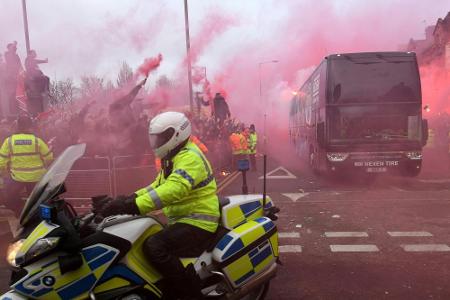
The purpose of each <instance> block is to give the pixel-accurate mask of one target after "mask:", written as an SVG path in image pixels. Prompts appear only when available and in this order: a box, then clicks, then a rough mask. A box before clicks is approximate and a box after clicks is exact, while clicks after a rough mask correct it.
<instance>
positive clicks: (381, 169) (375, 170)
mask: <svg viewBox="0 0 450 300" xmlns="http://www.w3.org/2000/svg"><path fill="white" fill-rule="evenodd" d="M366 171H367V173H383V172H386V171H387V169H386V168H385V167H373V168H367V169H366Z"/></svg>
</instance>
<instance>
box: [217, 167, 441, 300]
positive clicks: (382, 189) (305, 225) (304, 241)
mask: <svg viewBox="0 0 450 300" xmlns="http://www.w3.org/2000/svg"><path fill="white" fill-rule="evenodd" d="M279 167H282V168H284V170H283V169H281V170H280V169H279V170H278V171H277V172H274V173H273V176H269V179H268V180H267V185H268V194H269V195H270V196H271V197H272V199H273V200H274V202H275V204H276V205H277V206H279V207H280V208H281V213H280V214H279V217H280V218H279V220H278V221H277V225H278V228H279V232H280V239H279V242H280V245H281V246H280V251H281V252H282V253H281V261H282V263H283V265H282V266H280V268H279V272H278V275H277V277H276V278H275V279H274V280H273V282H272V283H271V288H270V291H269V296H268V298H269V299H272V300H275V299H346V300H347V299H450V284H449V281H448V278H449V277H450V270H449V265H450V236H449V228H450V191H449V189H448V187H449V186H450V180H449V179H446V178H436V176H425V177H424V176H422V177H419V178H416V179H404V178H398V177H388V176H379V177H378V178H376V179H373V180H366V179H364V178H341V179H340V180H338V181H337V180H327V179H323V178H321V177H317V176H315V175H314V174H311V172H310V171H309V170H308V168H307V167H304V166H302V165H301V164H300V163H298V162H297V161H296V160H286V161H285V162H279V161H277V160H273V159H269V163H268V168H267V169H268V171H269V172H270V171H273V170H276V169H278V168H279ZM285 170H287V171H288V172H289V173H286V171H285ZM431 173H432V172H431ZM427 174H428V175H429V174H430V172H428V173H427ZM260 175H261V174H260V173H256V174H255V173H252V172H250V173H249V174H248V187H249V191H250V192H252V191H256V192H258V191H261V190H262V180H260V179H259V177H260ZM292 175H293V176H292ZM283 176H284V178H280V177H283ZM241 183H242V180H241V178H238V179H236V181H235V182H234V184H230V186H228V188H227V189H225V190H223V194H236V193H240V192H241Z"/></svg>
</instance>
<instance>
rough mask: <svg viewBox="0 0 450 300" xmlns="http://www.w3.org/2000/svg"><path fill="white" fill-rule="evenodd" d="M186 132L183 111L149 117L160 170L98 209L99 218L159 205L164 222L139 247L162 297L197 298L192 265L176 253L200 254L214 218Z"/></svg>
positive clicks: (207, 171) (215, 208)
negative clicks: (159, 282) (160, 277)
mask: <svg viewBox="0 0 450 300" xmlns="http://www.w3.org/2000/svg"><path fill="white" fill-rule="evenodd" d="M190 136H191V122H190V121H189V119H188V118H186V116H185V115H184V114H183V113H178V112H165V113H162V114H159V115H157V116H156V117H154V118H153V119H152V120H151V122H150V126H149V138H150V145H151V147H152V149H153V151H154V153H155V156H157V157H160V158H162V170H161V171H160V172H159V174H158V176H157V178H156V180H155V181H154V182H153V183H152V184H150V185H149V186H147V187H145V188H142V189H140V190H138V191H136V192H135V193H133V194H132V195H130V196H122V197H118V198H117V199H115V200H112V201H110V202H109V203H107V204H105V205H104V206H103V207H102V208H100V209H99V210H100V214H101V215H102V216H110V215H116V214H121V213H122V214H123V213H125V214H136V215H138V214H145V213H148V212H150V211H154V210H158V209H163V212H164V213H165V214H166V216H167V217H168V219H169V226H167V227H165V228H164V229H163V230H161V231H160V232H158V233H157V234H155V235H153V236H151V237H149V238H148V239H147V240H146V241H145V242H144V246H143V250H144V254H145V255H146V257H147V259H148V260H149V261H150V262H151V263H152V265H153V266H155V268H156V269H157V270H158V271H159V272H160V273H161V274H162V275H163V277H164V283H165V284H164V285H163V292H164V296H166V297H167V298H168V299H172V298H173V299H178V298H179V297H181V298H182V299H187V298H188V299H199V298H201V297H202V295H201V286H200V278H199V277H198V275H197V274H196V272H195V269H194V266H193V265H192V264H189V265H188V266H187V267H186V268H185V267H184V266H183V264H182V263H181V261H180V259H179V257H195V256H198V255H200V254H201V252H203V250H204V249H205V247H206V245H207V244H208V243H209V241H210V239H211V238H212V237H213V236H214V233H215V231H216V230H217V227H218V223H219V218H220V212H219V201H218V197H217V186H216V181H215V179H214V176H213V170H212V167H211V165H210V163H209V162H208V160H207V158H206V157H205V155H204V154H203V153H202V151H201V150H200V149H199V148H198V147H197V146H196V145H195V144H194V143H193V142H192V141H190ZM177 297H178V298H177Z"/></svg>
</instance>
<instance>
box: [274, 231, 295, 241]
mask: <svg viewBox="0 0 450 300" xmlns="http://www.w3.org/2000/svg"><path fill="white" fill-rule="evenodd" d="M278 237H279V238H280V239H283V238H299V237H300V233H298V232H294V231H293V232H279V233H278Z"/></svg>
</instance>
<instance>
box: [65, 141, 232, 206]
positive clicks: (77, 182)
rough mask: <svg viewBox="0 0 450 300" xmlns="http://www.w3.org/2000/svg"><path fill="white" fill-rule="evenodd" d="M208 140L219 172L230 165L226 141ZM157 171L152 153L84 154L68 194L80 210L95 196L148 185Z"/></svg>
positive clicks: (70, 180) (71, 175)
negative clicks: (210, 141)
mask: <svg viewBox="0 0 450 300" xmlns="http://www.w3.org/2000/svg"><path fill="white" fill-rule="evenodd" d="M205 144H206V143H205ZM209 144H210V145H209V146H208V149H209V151H208V154H207V157H208V159H209V160H210V162H211V164H212V166H213V169H214V172H215V173H216V175H217V173H218V172H221V171H222V170H224V169H226V168H227V166H228V165H229V162H228V159H229V158H228V156H227V155H226V154H225V155H224V153H227V151H226V149H227V145H226V143H225V142H221V143H217V142H214V143H209ZM224 150H225V151H224ZM156 175H157V171H156V168H155V162H154V156H153V155H152V154H145V155H139V156H136V155H124V156H114V157H112V158H110V157H98V156H95V157H83V158H81V159H80V160H78V161H77V162H76V163H75V165H74V167H73V168H72V170H71V171H70V173H69V176H68V177H67V180H66V187H67V193H66V195H65V197H66V199H68V200H69V201H71V203H72V204H73V205H74V207H75V208H76V209H77V210H83V209H89V208H90V201H91V200H90V199H91V197H92V196H95V195H109V196H112V197H116V196H118V195H129V194H131V193H133V192H135V191H136V190H137V189H139V188H142V187H145V186H147V185H149V184H150V183H151V182H152V181H153V180H154V179H155V177H156Z"/></svg>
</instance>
